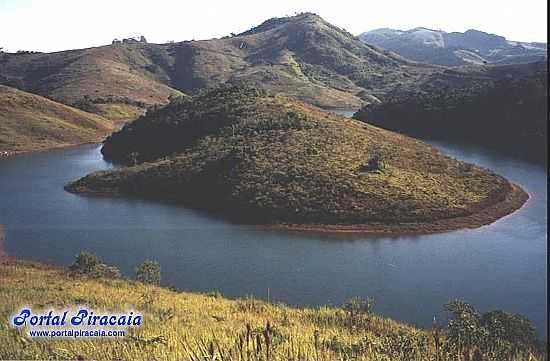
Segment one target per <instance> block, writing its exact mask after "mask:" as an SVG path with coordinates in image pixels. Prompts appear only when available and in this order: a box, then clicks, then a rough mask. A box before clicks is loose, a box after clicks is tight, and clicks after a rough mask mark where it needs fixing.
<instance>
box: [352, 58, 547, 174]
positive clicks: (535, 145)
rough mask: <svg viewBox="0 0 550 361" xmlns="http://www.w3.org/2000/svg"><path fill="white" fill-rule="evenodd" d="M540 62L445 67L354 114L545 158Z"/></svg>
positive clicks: (542, 64)
mask: <svg viewBox="0 0 550 361" xmlns="http://www.w3.org/2000/svg"><path fill="white" fill-rule="evenodd" d="M547 93H548V69H547V64H546V63H545V62H539V63H532V64H525V65H510V66H501V67H484V68H475V67H473V68H467V69H459V70H456V71H454V70H448V71H446V72H445V73H443V74H438V75H432V76H430V77H429V78H427V79H426V80H425V81H423V82H420V83H419V84H418V86H417V87H414V88H413V87H411V88H398V89H395V90H394V91H392V92H389V93H387V94H386V95H385V96H384V98H383V101H382V103H378V104H370V105H368V106H366V107H364V108H363V109H361V110H360V111H359V112H358V113H357V114H356V115H355V117H356V118H357V119H361V120H364V121H366V122H368V123H370V124H374V125H376V126H379V127H382V128H385V129H389V130H393V131H398V132H402V133H405V134H409V135H413V136H418V137H424V138H431V139H443V140H448V141H455V142H461V143H472V144H476V145H480V146H482V147H486V148H489V149H491V150H498V151H499V152H500V153H503V154H508V155H512V156H516V157H521V158H525V159H528V160H533V161H536V162H539V163H544V162H546V141H547V121H548V119H547V117H548V98H547Z"/></svg>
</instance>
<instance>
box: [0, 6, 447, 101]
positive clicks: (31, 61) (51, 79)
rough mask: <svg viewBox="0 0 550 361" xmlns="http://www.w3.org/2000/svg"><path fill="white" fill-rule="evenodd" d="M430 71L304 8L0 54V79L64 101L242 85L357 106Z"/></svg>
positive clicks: (156, 96)
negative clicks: (142, 37) (202, 27)
mask: <svg viewBox="0 0 550 361" xmlns="http://www.w3.org/2000/svg"><path fill="white" fill-rule="evenodd" d="M433 71H439V70H438V69H437V68H435V67H429V66H422V65H414V64H411V63H409V62H408V61H406V60H404V59H402V58H400V57H398V56H397V55H395V54H391V53H388V52H384V51H382V50H379V49H377V48H374V47H372V46H370V45H367V44H364V43H363V42H361V41H360V40H358V39H356V38H355V37H354V36H353V35H351V34H349V33H348V32H346V31H345V30H342V29H339V28H337V27H335V26H333V25H331V24H329V23H327V22H326V21H324V20H323V19H322V18H320V17H319V16H317V15H314V14H310V13H305V14H300V15H297V16H293V17H288V18H274V19H270V20H267V21H266V22H264V23H263V24H261V25H259V26H257V27H255V28H253V29H251V30H249V31H247V32H244V33H242V34H239V35H236V36H232V37H225V38H221V39H212V40H201V41H184V42H179V43H171V44H161V45H159V44H148V43H141V42H132V43H127V44H113V45H108V46H102V47H97V48H89V49H81V50H69V51H62V52H56V53H47V54H44V53H21V54H19V53H18V54H7V53H5V54H0V83H4V84H8V85H12V86H17V87H18V88H21V89H25V90H27V91H30V92H33V93H37V94H41V95H47V96H48V97H52V98H54V99H56V100H58V101H61V102H64V103H67V104H73V103H79V102H82V101H83V100H84V99H85V98H86V99H87V100H88V101H95V102H96V103H98V101H97V100H99V102H101V101H103V102H104V103H111V102H114V103H117V104H120V103H121V100H124V101H125V102H126V103H128V102H134V103H137V104H142V105H144V106H147V105H151V104H158V103H166V102H167V99H168V97H169V96H170V94H173V93H176V94H177V93H178V91H181V92H184V93H190V94H193V93H196V92H197V91H198V90H200V89H204V88H208V87H213V86H217V85H220V84H221V83H225V82H229V83H240V82H248V83H251V84H253V85H255V86H259V87H262V88H264V89H268V90H270V91H272V92H275V93H283V94H286V95H288V96H292V97H296V98H298V99H301V100H304V101H306V102H309V103H312V104H315V105H318V106H322V107H339V108H350V107H353V108H358V107H360V106H361V105H362V104H364V103H365V102H366V101H372V99H373V98H372V97H373V96H377V95H378V94H382V93H385V92H386V91H388V90H389V89H391V88H392V87H394V86H395V85H403V84H404V83H413V82H414V81H415V79H418V78H420V77H422V76H424V75H425V73H431V72H433ZM109 99H110V100H109ZM107 100H108V101H107ZM117 100H118V101H117ZM122 103H123V102H122Z"/></svg>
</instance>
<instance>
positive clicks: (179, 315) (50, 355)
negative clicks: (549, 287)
mask: <svg viewBox="0 0 550 361" xmlns="http://www.w3.org/2000/svg"><path fill="white" fill-rule="evenodd" d="M0 281H1V282H0V319H2V320H5V322H4V321H3V322H0V345H1V347H0V358H2V359H85V360H89V359H99V360H106V359H109V360H111V359H120V360H151V359H162V360H192V361H195V360H196V361H198V360H227V361H231V360H235V361H236V360H243V361H244V360H247V361H256V360H257V361H259V360H272V361H277V360H296V361H305V360H319V361H329V360H364V361H367V360H368V361H374V360H411V361H416V360H418V361H420V360H440V361H447V360H448V361H451V360H456V355H457V353H460V354H463V355H467V356H468V357H469V355H472V357H476V356H474V355H477V357H480V356H482V357H483V360H491V361H496V360H503V359H507V360H511V361H520V360H527V359H529V360H533V361H542V360H545V358H544V356H543V352H542V351H539V347H540V346H539V345H538V342H537V341H536V334H535V332H534V330H533V329H532V326H530V323H529V321H527V320H525V319H524V318H522V317H520V316H517V315H510V314H507V313H504V312H501V311H494V312H489V313H486V314H484V315H480V314H477V312H476V311H475V310H474V309H473V308H470V307H469V305H467V304H461V303H457V304H455V305H456V306H458V307H455V308H454V309H455V310H456V311H461V312H457V313H456V314H457V316H458V317H457V318H456V321H455V322H454V324H453V325H452V326H451V324H449V325H450V327H448V328H433V329H431V330H422V329H418V328H414V327H412V326H409V325H405V324H401V323H398V322H395V321H392V320H390V319H386V318H382V317H379V316H376V315H374V314H372V313H370V312H368V311H367V309H366V308H363V307H362V305H363V304H362V303H361V302H360V301H359V302H358V301H355V302H349V303H348V304H347V305H346V306H344V307H343V308H332V307H326V306H324V307H320V308H315V309H314V308H302V309H298V308H293V307H289V306H285V305H282V304H273V303H268V302H264V301H259V300H256V299H254V298H250V297H249V298H242V299H237V300H229V299H226V298H223V297H222V296H221V295H220V294H219V293H216V292H212V293H209V294H197V293H190V292H178V291H173V290H168V289H166V288H160V287H157V286H153V285H148V284H144V283H140V282H136V281H131V280H124V279H109V278H93V277H85V276H84V277H83V276H75V275H74V274H71V273H69V272H67V271H66V270H64V269H62V268H57V267H52V266H46V265H43V264H37V263H31V262H24V261H9V260H1V259H0ZM379 302H383V300H379ZM82 304H85V305H87V306H88V307H91V308H92V309H93V310H95V311H96V313H97V312H108V311H111V312H117V313H119V312H127V311H128V310H129V309H132V310H136V311H138V312H140V313H141V314H142V315H143V317H144V321H143V323H142V326H141V327H137V328H132V329H128V331H127V334H126V336H125V337H124V338H122V339H117V338H111V339H103V338H102V339H98V338H95V339H94V338H88V339H63V338H54V339H45V340H38V339H31V338H29V337H27V336H26V331H25V330H24V329H22V330H16V329H14V328H11V327H10V326H9V323H8V321H7V319H8V318H9V317H10V316H11V315H12V314H13V313H14V312H17V310H19V309H20V308H21V305H27V306H29V307H31V308H32V309H33V311H38V309H46V310H47V309H50V308H54V309H60V308H64V307H69V308H71V307H73V306H75V305H82ZM462 311H464V312H462ZM268 323H269V326H268ZM474 335H476V337H474ZM465 340H471V341H470V342H468V341H465ZM464 359H466V358H464ZM471 359H475V358H471Z"/></svg>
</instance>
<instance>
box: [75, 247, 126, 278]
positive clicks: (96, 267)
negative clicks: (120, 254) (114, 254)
mask: <svg viewBox="0 0 550 361" xmlns="http://www.w3.org/2000/svg"><path fill="white" fill-rule="evenodd" d="M69 271H70V272H72V273H73V274H78V275H85V276H89V277H93V278H120V277H121V273H120V270H119V269H118V268H117V267H115V266H109V265H107V264H105V263H103V262H102V261H101V259H100V258H99V257H98V256H96V255H95V254H93V253H89V252H80V253H79V254H78V255H77V256H76V258H75V261H74V263H73V264H72V265H70V266H69Z"/></svg>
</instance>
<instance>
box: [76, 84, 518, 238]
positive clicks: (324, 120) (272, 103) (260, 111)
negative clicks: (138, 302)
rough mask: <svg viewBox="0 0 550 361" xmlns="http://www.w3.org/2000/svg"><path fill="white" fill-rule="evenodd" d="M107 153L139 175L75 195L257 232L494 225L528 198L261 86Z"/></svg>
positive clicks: (153, 123)
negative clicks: (163, 202)
mask: <svg viewBox="0 0 550 361" xmlns="http://www.w3.org/2000/svg"><path fill="white" fill-rule="evenodd" d="M102 152H103V154H104V156H105V157H106V158H107V159H109V160H115V161H119V162H123V163H126V164H127V165H129V166H128V167H126V168H122V169H117V170H111V171H105V172H97V173H93V174H90V175H88V176H86V177H84V178H82V179H80V180H77V181H75V182H73V183H71V184H70V185H68V186H67V189H68V190H71V191H75V192H99V193H121V194H127V195H135V196H140V197H153V198H161V199H167V200H170V201H178V202H182V203H184V204H187V205H189V206H192V207H197V208H205V209H208V210H210V211H214V212H218V213H221V214H223V215H225V216H228V217H233V218H235V220H237V221H240V222H245V223H269V224H280V223H284V224H310V225H315V224H321V225H369V227H371V229H372V230H377V229H378V230H380V229H384V228H385V227H390V228H391V227H392V226H399V225H402V224H409V226H410V228H412V229H414V228H418V229H417V231H418V230H419V229H422V230H423V231H428V229H427V228H425V227H431V228H429V229H431V230H438V228H439V230H441V229H449V228H460V227H465V226H479V225H481V224H485V223H487V222H491V221H493V220H495V219H497V218H498V217H500V216H502V215H504V214H507V213H509V212H511V211H513V210H514V209H515V208H516V207H518V206H519V205H521V204H522V203H523V202H524V201H525V198H526V195H525V193H523V192H522V191H520V190H519V189H518V188H516V187H514V186H512V185H511V184H510V183H509V182H508V181H507V180H505V179H504V178H502V177H500V176H498V175H496V174H493V173H491V172H488V171H486V170H483V169H480V168H478V167H476V166H473V165H470V164H465V163H462V162H459V161H456V160H453V159H450V158H448V157H445V156H443V155H441V154H440V153H439V152H438V151H436V150H435V149H434V148H432V147H430V146H428V145H426V144H424V143H421V142H419V141H416V140H414V139H411V138H407V137H404V136H401V135H397V134H395V133H392V132H388V131H385V130H382V129H379V128H375V127H372V126H370V125H366V124H364V123H362V122H359V121H356V120H351V119H345V118H342V117H340V116H336V115H331V114H328V113H326V112H323V111H321V110H319V109H317V108H314V107H312V106H308V105H306V104H303V103H300V102H297V101H293V100H290V99H288V98H284V97H279V96H271V95H269V94H267V93H266V92H265V91H263V90H260V89H256V88H250V87H221V88H217V89H214V90H211V91H208V92H204V93H203V94H201V95H198V96H196V97H194V98H181V99H179V100H177V101H174V102H172V103H171V104H170V105H168V106H166V107H163V108H160V109H158V110H156V111H150V112H148V114H147V115H146V116H143V117H141V118H139V119H137V120H136V121H134V122H132V123H130V124H127V125H126V126H125V127H124V128H123V129H122V130H121V131H119V132H117V133H115V134H113V135H112V136H111V137H109V138H108V139H107V140H106V141H105V144H104V147H103V149H102ZM510 197H512V198H510ZM497 205H498V206H497ZM495 206H497V207H496V209H494V210H495V211H496V213H491V212H489V213H487V214H485V215H483V216H482V217H481V218H480V219H471V218H468V219H467V220H466V221H464V222H459V223H456V224H453V222H454V221H456V220H457V219H460V218H461V217H472V216H474V217H475V216H477V215H479V214H483V212H484V211H485V210H486V209H492V207H495ZM438 221H442V222H443V223H442V224H438ZM445 222H447V223H445ZM377 226H378V227H377Z"/></svg>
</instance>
